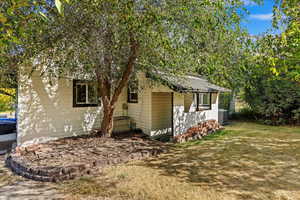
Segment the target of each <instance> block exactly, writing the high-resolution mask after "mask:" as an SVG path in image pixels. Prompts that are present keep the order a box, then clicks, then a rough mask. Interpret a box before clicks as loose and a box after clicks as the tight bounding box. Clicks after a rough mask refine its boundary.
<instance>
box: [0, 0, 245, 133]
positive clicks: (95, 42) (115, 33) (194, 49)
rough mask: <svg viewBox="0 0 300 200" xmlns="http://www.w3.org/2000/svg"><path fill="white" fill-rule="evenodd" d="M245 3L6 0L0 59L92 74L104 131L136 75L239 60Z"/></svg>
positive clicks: (5, 63) (55, 72) (6, 65)
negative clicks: (96, 89)
mask: <svg viewBox="0 0 300 200" xmlns="http://www.w3.org/2000/svg"><path fill="white" fill-rule="evenodd" d="M242 6H243V3H242V2H241V1H240V0H231V1H224V0H216V1H211V0H204V1H198V0H189V1H183V0H98V1H94V0H72V1H67V0H65V1H62V0H55V1H38V0H37V1H28V0H10V1H7V2H4V3H1V10H0V13H1V15H0V22H1V29H0V31H1V32H2V33H3V35H2V36H3V37H1V43H2V44H3V45H2V47H1V51H0V53H1V60H0V62H1V66H2V69H3V70H4V71H10V70H12V69H13V70H14V71H13V73H15V72H16V71H17V68H16V66H18V65H19V64H21V63H23V64H24V62H29V63H30V62H32V59H31V58H36V59H38V62H36V64H38V65H43V66H45V67H46V68H45V71H44V72H46V73H47V74H48V75H50V76H55V77H64V76H68V75H70V72H76V73H79V74H85V73H88V74H90V75H91V76H92V77H91V78H93V79H94V80H96V82H97V85H98V91H99V94H100V96H101V101H102V103H103V109H104V119H103V121H102V133H103V134H110V133H111V129H112V115H113V112H114V109H115V103H116V101H117V100H118V97H119V95H120V93H121V91H122V90H123V89H124V87H125V86H126V85H127V83H128V81H129V79H130V78H131V77H132V76H133V75H134V74H135V73H136V72H138V71H144V72H147V73H152V77H155V75H157V72H160V73H166V74H170V75H176V76H179V75H182V74H185V73H187V72H196V71H197V72H199V73H201V74H206V72H210V71H212V70H214V71H217V72H218V73H219V75H222V72H225V70H221V68H226V69H231V67H232V66H235V65H236V63H238V62H240V59H241V58H242V56H241V55H242V54H241V50H240V47H242V45H244V43H243V42H241V41H242V40H243V39H242V38H243V31H241V30H240V28H239V23H240V12H241V11H240V8H241V7H242ZM25 22H26V23H25ZM232 71H233V70H232ZM227 72H228V73H227V77H228V80H229V79H230V78H229V74H230V72H229V70H228V71H227ZM158 80H159V79H158Z"/></svg>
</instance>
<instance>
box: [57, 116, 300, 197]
mask: <svg viewBox="0 0 300 200" xmlns="http://www.w3.org/2000/svg"><path fill="white" fill-rule="evenodd" d="M58 187H59V189H60V190H62V191H63V192H64V193H65V194H66V195H67V199H108V200H109V199H111V200H129V199H130V200H175V199H178V200H181V199H199V200H222V199H224V200H229V199H243V200H247V199H249V200H267V199H268V200H300V127H271V126H265V125H260V124H256V123H250V122H235V123H233V124H232V125H230V126H227V127H226V130H225V131H223V132H221V133H219V134H217V135H214V136H211V137H209V138H206V140H202V141H195V142H189V143H185V144H180V145H174V146H172V148H171V150H170V152H169V153H167V154H163V155H161V156H159V157H157V158H152V159H148V160H144V161H136V162H131V163H128V164H125V165H119V166H116V167H111V168H107V169H105V170H104V171H103V173H102V174H101V175H99V176H98V177H83V178H81V179H78V180H73V181H68V182H65V183H62V184H60V185H59V186H58Z"/></svg>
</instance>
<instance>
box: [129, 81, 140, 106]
mask: <svg viewBox="0 0 300 200" xmlns="http://www.w3.org/2000/svg"><path fill="white" fill-rule="evenodd" d="M138 89H139V86H138V81H130V82H129V84H128V103H138Z"/></svg>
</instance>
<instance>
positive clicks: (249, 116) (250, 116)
mask: <svg viewBox="0 0 300 200" xmlns="http://www.w3.org/2000/svg"><path fill="white" fill-rule="evenodd" d="M258 116H259V115H258V114H257V113H255V112H254V111H253V110H252V109H251V108H250V107H244V108H241V109H240V110H239V111H238V112H236V113H233V114H231V115H230V119H233V120H255V119H257V118H258Z"/></svg>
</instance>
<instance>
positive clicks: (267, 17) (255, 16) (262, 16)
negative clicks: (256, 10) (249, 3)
mask: <svg viewBox="0 0 300 200" xmlns="http://www.w3.org/2000/svg"><path fill="white" fill-rule="evenodd" d="M272 17H273V14H272V13H268V14H253V15H250V19H257V20H272Z"/></svg>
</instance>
